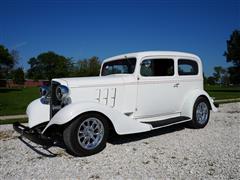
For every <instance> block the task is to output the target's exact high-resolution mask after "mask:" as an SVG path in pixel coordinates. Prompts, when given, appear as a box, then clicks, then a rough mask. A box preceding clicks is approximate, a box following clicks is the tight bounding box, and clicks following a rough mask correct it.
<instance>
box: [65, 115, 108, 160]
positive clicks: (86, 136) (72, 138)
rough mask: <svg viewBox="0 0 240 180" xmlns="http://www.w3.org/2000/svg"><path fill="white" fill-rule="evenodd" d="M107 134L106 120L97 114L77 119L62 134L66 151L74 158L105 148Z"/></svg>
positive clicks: (81, 116)
mask: <svg viewBox="0 0 240 180" xmlns="http://www.w3.org/2000/svg"><path fill="white" fill-rule="evenodd" d="M108 133H109V128H108V122H107V119H106V118H105V117H104V116H102V115H100V114H97V113H88V114H83V115H80V116H79V117H77V118H76V119H75V120H74V121H73V122H72V123H71V124H70V125H69V126H67V127H66V129H65V130H64V132H63V140H64V143H65V145H66V148H67V150H68V151H69V152H70V153H71V154H72V155H75V156H89V155H93V154H96V153H98V152H100V151H102V150H103V149H104V148H105V147H106V142H107V137H108Z"/></svg>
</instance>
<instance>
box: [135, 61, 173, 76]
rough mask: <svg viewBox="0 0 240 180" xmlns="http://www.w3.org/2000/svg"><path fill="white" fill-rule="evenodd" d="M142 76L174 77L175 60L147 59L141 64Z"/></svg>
mask: <svg viewBox="0 0 240 180" xmlns="http://www.w3.org/2000/svg"><path fill="white" fill-rule="evenodd" d="M140 73H141V75H142V76H173V75H174V61H173V59H146V60H144V61H143V62H142V63H141V70H140Z"/></svg>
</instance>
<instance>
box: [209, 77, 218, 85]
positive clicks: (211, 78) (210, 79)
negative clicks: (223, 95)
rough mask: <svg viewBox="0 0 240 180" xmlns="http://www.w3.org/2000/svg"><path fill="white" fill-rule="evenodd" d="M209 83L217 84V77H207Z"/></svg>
mask: <svg viewBox="0 0 240 180" xmlns="http://www.w3.org/2000/svg"><path fill="white" fill-rule="evenodd" d="M207 84H209V85H215V84H216V82H215V78H214V77H212V76H209V77H208V78H207Z"/></svg>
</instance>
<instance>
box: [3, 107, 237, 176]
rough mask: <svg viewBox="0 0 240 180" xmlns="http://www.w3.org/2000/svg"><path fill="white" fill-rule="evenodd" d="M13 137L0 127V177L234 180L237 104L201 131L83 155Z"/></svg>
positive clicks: (162, 134) (121, 140)
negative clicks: (78, 155) (74, 155)
mask: <svg viewBox="0 0 240 180" xmlns="http://www.w3.org/2000/svg"><path fill="white" fill-rule="evenodd" d="M18 136H19V135H18V134H17V133H15V132H14V131H13V129H12V127H11V126H9V125H2V126H0V179H33V178H34V179H39V178H41V179H46V178H47V179H66V178H67V179H73V178H78V179H240V103H230V104H223V105H221V106H220V108H219V112H217V113H213V112H212V113H211V117H210V122H209V124H208V125H207V126H206V127H205V128H204V129H190V128H187V127H186V126H185V125H175V126H171V127H167V128H162V129H159V130H155V131H152V132H147V133H141V134H135V135H126V136H117V137H114V138H113V140H111V142H109V143H108V144H107V147H106V148H105V149H104V150H103V151H102V152H101V153H98V154H96V155H93V156H89V157H80V158H79V157H78V158H76V157H73V156H71V155H69V154H68V153H66V152H65V150H64V148H61V147H51V148H49V149H44V148H43V147H41V146H39V145H36V144H34V143H32V142H29V141H28V140H26V139H23V140H24V141H26V142H25V143H24V142H23V141H21V140H20V139H19V138H18Z"/></svg>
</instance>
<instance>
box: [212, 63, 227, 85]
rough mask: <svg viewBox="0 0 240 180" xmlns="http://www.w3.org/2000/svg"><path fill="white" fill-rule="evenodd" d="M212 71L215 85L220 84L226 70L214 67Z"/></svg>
mask: <svg viewBox="0 0 240 180" xmlns="http://www.w3.org/2000/svg"><path fill="white" fill-rule="evenodd" d="M214 71H215V72H214V73H213V77H214V78H215V80H216V82H217V83H221V78H222V74H224V73H225V71H226V70H225V69H224V68H222V66H216V67H214Z"/></svg>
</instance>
